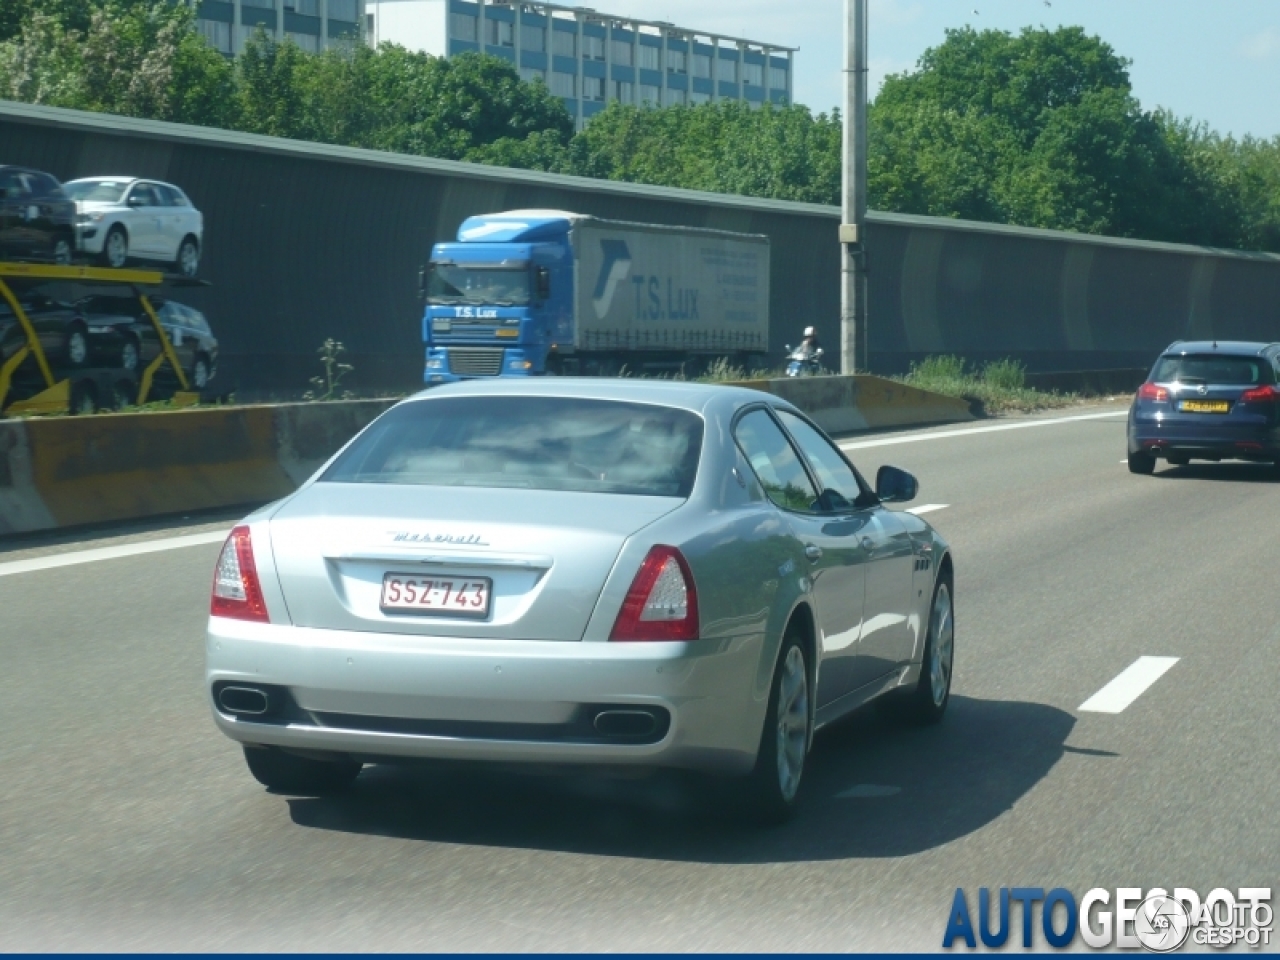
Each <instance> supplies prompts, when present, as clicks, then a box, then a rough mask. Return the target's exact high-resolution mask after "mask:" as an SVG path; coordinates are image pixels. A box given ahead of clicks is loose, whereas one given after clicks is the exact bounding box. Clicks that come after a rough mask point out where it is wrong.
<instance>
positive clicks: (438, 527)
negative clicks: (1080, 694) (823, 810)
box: [207, 379, 954, 820]
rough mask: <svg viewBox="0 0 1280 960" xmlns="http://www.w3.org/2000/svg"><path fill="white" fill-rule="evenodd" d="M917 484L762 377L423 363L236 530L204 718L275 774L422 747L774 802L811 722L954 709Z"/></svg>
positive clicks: (356, 763)
mask: <svg viewBox="0 0 1280 960" xmlns="http://www.w3.org/2000/svg"><path fill="white" fill-rule="evenodd" d="M916 490H917V484H916V481H915V479H914V478H913V477H911V475H910V474H907V473H905V472H903V471H901V470H898V469H896V468H894V467H882V468H881V470H880V472H879V475H878V476H877V479H876V487H875V489H872V488H871V487H870V486H869V485H868V484H867V483H866V481H865V480H864V479H863V478H862V477H861V475H859V473H858V472H857V470H855V469H854V468H853V466H852V465H851V464H850V463H849V461H848V460H847V459H846V458H845V456H844V455H843V454H842V453H841V451H840V450H839V448H838V447H836V446H835V444H833V443H832V442H831V440H829V439H828V438H827V437H826V435H825V434H824V433H823V432H822V431H821V430H820V429H818V428H817V427H816V426H814V424H813V423H812V422H811V421H809V420H808V419H806V418H805V416H804V414H802V413H801V412H800V411H798V410H797V409H795V408H794V407H792V406H791V405H789V404H787V403H785V402H783V401H782V400H779V399H777V398H775V397H772V396H769V395H767V394H763V393H759V392H756V391H753V390H747V389H740V388H736V387H721V386H704V385H697V384H689V383H678V382H662V381H657V382H655V381H649V382H644V381H628V380H587V379H581V380H573V379H555V380H536V381H521V382H516V381H509V382H501V381H497V382H495V381H488V382H478V381H473V382H469V383H460V384H456V385H451V386H446V387H441V388H438V389H435V390H431V391H430V392H427V393H422V394H419V395H417V396H415V397H412V398H410V399H408V400H405V401H404V402H402V403H400V404H398V405H396V406H395V407H392V408H391V409H390V410H388V411H387V412H386V413H385V414H383V415H382V416H381V417H380V418H378V419H377V420H376V421H374V422H373V423H372V424H370V425H369V426H368V427H367V428H365V429H364V430H363V431H362V432H361V433H359V434H358V435H357V436H356V437H355V438H354V439H353V440H352V441H351V442H350V443H348V444H347V445H346V447H345V448H343V449H342V450H341V451H339V452H338V453H337V454H336V455H335V456H334V457H333V458H332V459H331V460H330V461H329V462H328V463H327V464H326V465H325V466H324V467H323V468H321V469H320V471H319V472H318V473H317V474H316V475H315V476H314V477H313V478H312V479H311V480H309V481H308V482H307V483H305V484H304V485H303V486H302V487H301V488H300V489H299V490H298V491H297V492H296V493H294V494H292V495H291V496H289V497H286V498H285V499H284V500H281V501H279V502H277V503H274V504H271V505H270V506H267V507H264V508H263V509H261V510H259V511H258V512H256V513H254V514H252V515H250V516H249V517H247V518H246V519H245V520H244V521H243V522H242V523H241V524H240V525H238V526H237V527H236V528H235V529H234V530H233V531H232V532H231V535H230V537H229V538H228V540H227V542H226V545H225V546H224V547H223V550H222V553H221V556H220V557H219V559H218V563H217V568H216V571H215V575H214V582H213V596H212V601H211V617H210V619H209V627H208V643H207V684H208V690H209V696H210V698H211V702H212V708H213V716H214V720H215V721H216V723H217V725H218V727H219V729H221V730H222V732H223V733H225V734H226V735H227V736H229V737H231V738H232V739H233V740H236V741H239V742H240V743H241V744H242V745H243V747H244V755H245V759H246V761H247V763H248V766H249V770H250V771H251V772H252V774H253V775H254V776H255V777H256V778H257V779H258V780H259V781H260V782H261V783H263V784H265V785H266V786H267V787H269V788H272V789H274V790H277V791H280V792H283V793H294V794H308V795H319V794H322V793H331V792H334V791H337V790H341V789H343V788H345V787H347V786H349V785H350V784H351V783H352V781H353V780H354V779H355V778H356V776H357V775H358V774H359V773H360V770H361V767H362V766H363V765H364V764H366V763H388V762H395V761H404V760H408V759H413V758H455V759H470V760H485V761H502V762H524V763H555V764H593V765H605V766H615V767H616V766H635V765H641V766H649V767H679V768H685V769H693V770H700V771H707V772H713V773H717V774H721V775H729V776H737V777H741V778H742V781H743V783H742V787H743V789H741V790H736V789H735V790H734V791H733V795H734V796H735V797H741V798H742V799H743V801H744V803H745V805H746V806H748V807H749V808H750V810H751V811H752V812H753V814H754V815H757V816H759V817H761V818H762V819H768V820H778V819H782V818H785V817H786V816H787V815H789V813H790V812H791V810H792V808H793V807H794V805H795V802H796V797H797V794H798V791H799V788H800V783H801V779H802V775H803V773H804V768H805V760H806V755H807V753H808V751H809V747H810V744H811V742H812V738H813V734H814V731H815V730H817V729H818V728H820V727H822V726H823V725H825V724H828V723H831V722H832V721H834V720H836V719H837V718H839V717H841V716H843V715H844V714H846V713H848V712H849V711H851V710H853V709H855V708H857V707H859V706H861V705H862V704H865V703H867V702H868V701H870V700H872V699H874V698H877V697H893V698H895V699H896V702H897V709H899V710H901V712H902V713H903V714H904V715H907V716H910V717H913V718H915V719H916V720H919V721H923V722H935V721H937V720H939V719H941V717H942V715H943V713H944V711H945V710H946V707H947V702H948V699H949V696H950V690H951V667H952V658H953V651H954V627H953V611H952V597H953V583H954V579H953V573H952V560H951V554H950V550H949V548H948V547H947V544H946V543H945V542H944V541H943V540H942V538H941V537H939V536H938V534H937V533H936V532H935V531H934V530H933V529H932V527H930V526H929V524H928V523H926V522H925V521H924V520H922V519H920V518H918V517H915V516H913V515H911V514H909V513H904V512H896V511H891V510H888V509H886V507H885V505H886V504H888V503H901V502H904V501H907V500H910V499H912V498H913V497H914V496H915V494H916Z"/></svg>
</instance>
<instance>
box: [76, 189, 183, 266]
mask: <svg viewBox="0 0 1280 960" xmlns="http://www.w3.org/2000/svg"><path fill="white" fill-rule="evenodd" d="M63 189H64V190H66V192H67V195H68V196H69V197H70V198H71V199H72V200H74V201H75V202H76V211H77V213H76V237H77V241H78V243H79V246H80V249H81V250H82V251H83V252H84V253H88V254H91V255H93V256H94V257H96V258H98V259H99V260H100V261H101V262H102V263H103V264H104V265H105V266H108V267H116V268H120V267H123V266H125V265H126V264H127V263H128V262H129V261H130V260H131V259H138V260H153V261H155V260H158V261H161V262H163V263H165V264H171V265H172V266H173V268H174V270H175V271H176V272H178V273H180V274H182V275H183V276H185V277H194V276H195V275H196V272H197V270H198V269H199V267H200V253H201V250H202V249H203V242H204V217H203V215H202V214H201V213H200V211H199V210H197V209H196V208H195V207H194V206H192V205H191V201H190V200H188V199H187V195H186V194H185V193H183V192H182V191H181V190H179V189H178V188H177V187H175V186H173V185H172V184H168V183H160V182H159V181H156V180H138V179H136V178H134V177H86V178H83V179H80V180H72V181H71V182H70V183H67V184H64V185H63Z"/></svg>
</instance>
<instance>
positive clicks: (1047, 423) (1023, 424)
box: [840, 410, 1129, 450]
mask: <svg viewBox="0 0 1280 960" xmlns="http://www.w3.org/2000/svg"><path fill="white" fill-rule="evenodd" d="M1128 415H1129V412H1128V411H1127V410H1115V411H1112V412H1111V413H1089V414H1084V415H1081V416H1078V417H1054V418H1053V419H1051V420H1021V421H1019V422H1018V423H1000V424H996V425H995V426H992V427H969V428H968V429H966V430H942V431H940V432H938V433H913V434H911V436H908V437H888V438H886V439H884V440H859V441H857V442H856V443H842V444H840V449H841V450H866V449H867V448H868V447H891V446H894V445H895V444H899V443H923V442H924V441H925V440H946V439H948V438H949V437H970V436H973V435H974V434H979V433H997V432H999V431H1002V430H1025V429H1027V428H1029V427H1052V426H1055V425H1056V424H1059V423H1081V422H1082V421H1085V420H1105V419H1106V418H1107V417H1127V416H1128Z"/></svg>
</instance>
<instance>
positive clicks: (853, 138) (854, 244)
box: [840, 0, 867, 373]
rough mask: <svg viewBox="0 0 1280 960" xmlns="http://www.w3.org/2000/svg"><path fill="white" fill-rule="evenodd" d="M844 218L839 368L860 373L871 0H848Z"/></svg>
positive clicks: (864, 290)
mask: <svg viewBox="0 0 1280 960" xmlns="http://www.w3.org/2000/svg"><path fill="white" fill-rule="evenodd" d="M842 179H843V184H842V185H843V193H844V196H843V209H842V211H841V218H840V219H841V223H840V281H841V283H840V371H841V372H842V373H855V372H857V369H858V361H859V360H861V361H862V365H863V366H864V367H865V366H866V364H867V358H866V357H865V356H863V357H859V356H858V337H859V335H861V336H862V342H863V343H864V344H866V342H867V337H866V324H867V257H866V242H867V237H866V232H867V231H866V218H867V0H844V175H843V178H842Z"/></svg>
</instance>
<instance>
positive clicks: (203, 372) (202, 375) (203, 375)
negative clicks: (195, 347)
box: [190, 353, 213, 390]
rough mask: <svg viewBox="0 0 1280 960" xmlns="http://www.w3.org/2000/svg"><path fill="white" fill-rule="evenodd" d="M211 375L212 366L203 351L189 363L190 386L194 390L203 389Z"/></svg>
mask: <svg viewBox="0 0 1280 960" xmlns="http://www.w3.org/2000/svg"><path fill="white" fill-rule="evenodd" d="M212 375H213V373H212V367H211V366H210V364H209V358H208V357H206V356H205V355H204V354H203V353H202V354H200V355H199V356H197V357H196V359H195V362H194V363H192V364H191V378H190V379H191V386H192V388H193V389H195V390H203V389H204V388H205V387H207V386H208V385H209V378H210V377H211V376H212Z"/></svg>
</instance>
